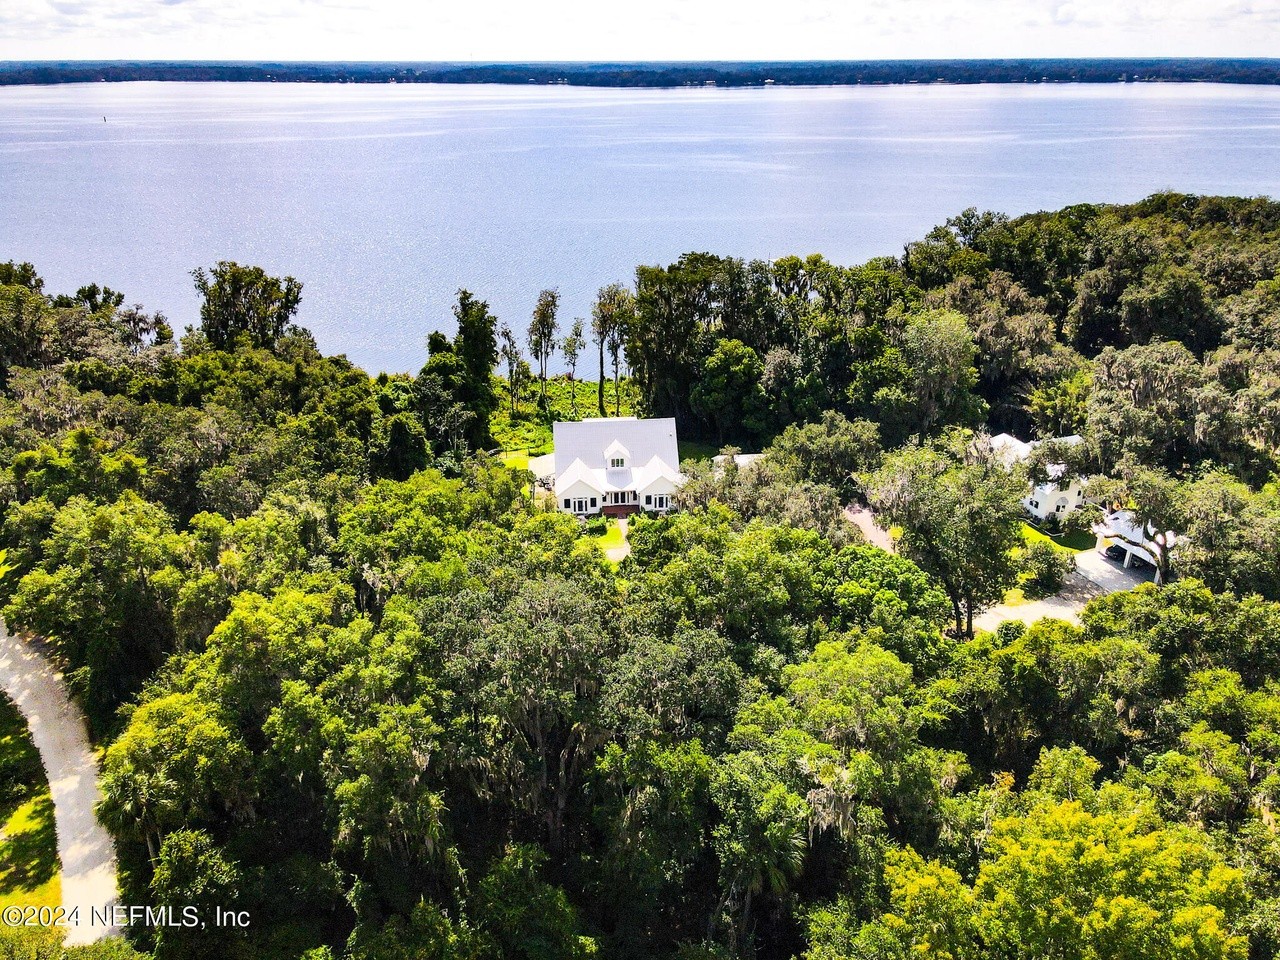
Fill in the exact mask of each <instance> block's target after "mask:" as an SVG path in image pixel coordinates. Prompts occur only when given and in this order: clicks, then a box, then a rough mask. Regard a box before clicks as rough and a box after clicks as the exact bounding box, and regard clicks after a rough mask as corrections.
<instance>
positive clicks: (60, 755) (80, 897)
mask: <svg viewBox="0 0 1280 960" xmlns="http://www.w3.org/2000/svg"><path fill="white" fill-rule="evenodd" d="M0 686H2V687H3V688H4V692H5V693H6V694H8V695H9V699H10V700H12V701H13V702H14V703H15V704H16V705H17V707H18V709H19V710H20V711H21V712H22V715H23V716H24V717H26V719H27V728H28V729H29V730H30V731H31V740H32V742H34V743H35V745H36V749H37V750H38V751H40V762H41V763H43V764H44V772H45V776H46V777H48V779H49V792H50V793H51V794H52V795H53V819H54V825H55V827H56V829H57V833H58V859H59V860H60V861H61V862H62V906H63V907H64V908H65V909H66V910H67V912H68V913H70V911H71V910H72V909H73V908H79V918H80V923H79V925H78V926H74V927H70V928H68V930H67V940H66V942H67V944H68V945H69V946H71V945H75V944H82V943H92V942H93V941H95V940H98V939H101V938H102V937H105V936H107V935H108V934H112V933H119V932H120V931H119V930H117V929H115V928H112V927H109V926H103V925H94V924H93V923H92V920H93V915H92V913H91V910H98V911H102V910H103V908H104V907H106V906H108V905H110V904H113V903H115V902H116V896H117V895H116V859H115V847H114V846H113V845H112V843H111V836H110V835H109V834H108V833H107V831H106V830H104V829H103V827H102V825H101V824H100V823H98V818H97V816H96V814H95V813H94V807H95V806H96V805H97V802H98V800H99V799H100V798H101V796H102V795H101V794H100V793H99V792H98V763H97V761H96V760H95V759H94V756H93V751H92V750H91V749H90V747H89V737H88V734H87V732H86V728H85V722H84V717H83V716H82V715H81V713H80V710H79V708H78V707H77V706H76V705H75V703H74V702H72V700H71V698H70V697H69V696H68V695H67V689H66V686H65V685H64V684H63V682H62V674H60V673H58V672H57V671H56V670H54V668H53V667H52V666H51V665H50V664H49V661H48V660H46V659H45V658H44V656H43V655H42V654H41V653H40V651H39V650H38V649H37V648H36V647H35V645H34V644H32V643H30V642H28V641H26V640H23V639H22V638H21V637H14V636H11V635H10V634H9V631H8V630H6V629H5V627H4V624H2V623H0Z"/></svg>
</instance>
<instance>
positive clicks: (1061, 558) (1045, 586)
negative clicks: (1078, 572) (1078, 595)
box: [1018, 540, 1076, 597]
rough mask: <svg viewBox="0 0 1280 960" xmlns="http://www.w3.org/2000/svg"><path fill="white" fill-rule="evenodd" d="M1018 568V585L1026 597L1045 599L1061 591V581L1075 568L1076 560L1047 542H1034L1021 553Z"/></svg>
mask: <svg viewBox="0 0 1280 960" xmlns="http://www.w3.org/2000/svg"><path fill="white" fill-rule="evenodd" d="M1018 566H1019V572H1018V585H1019V586H1020V587H1022V589H1023V591H1024V592H1025V593H1026V595H1027V596H1029V597H1047V596H1050V595H1052V594H1055V593H1057V592H1058V591H1059V590H1061V589H1062V581H1063V580H1065V579H1066V576H1067V574H1068V573H1070V572H1071V571H1072V570H1074V569H1075V568H1076V558H1075V555H1074V554H1072V553H1071V552H1070V551H1068V550H1063V549H1061V548H1060V547H1056V546H1054V545H1053V544H1052V543H1050V542H1049V541H1048V540H1036V541H1034V542H1033V543H1029V544H1027V546H1026V548H1025V549H1024V550H1023V551H1022V556H1021V557H1020V558H1019V563H1018Z"/></svg>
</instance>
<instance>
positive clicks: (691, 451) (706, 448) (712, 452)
mask: <svg viewBox="0 0 1280 960" xmlns="http://www.w3.org/2000/svg"><path fill="white" fill-rule="evenodd" d="M676 446H677V448H678V449H679V451H680V459H681V460H710V459H711V458H712V457H714V456H716V454H718V453H719V452H720V448H719V447H718V446H716V445H715V444H714V443H703V442H701V441H700V440H680V441H678V442H677V444H676Z"/></svg>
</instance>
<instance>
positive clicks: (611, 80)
mask: <svg viewBox="0 0 1280 960" xmlns="http://www.w3.org/2000/svg"><path fill="white" fill-rule="evenodd" d="M132 80H176V81H251V82H252V81H257V82H271V83H288V82H302V83H388V82H394V83H507V84H515V83H518V84H528V83H563V84H569V85H572V86H592V87H680V86H689V85H695V86H701V85H703V84H707V83H714V84H716V85H717V86H727V87H747V86H755V87H758V86H762V85H764V84H781V85H787V84H801V85H809V86H812V85H826V86H847V85H860V84H885V83H1124V82H1137V83H1143V82H1162V83H1258V84H1274V83H1280V60H1274V59H1250V58H1203V57H1145V58H1124V57H1120V58H1089V59H1074V60H1073V59H1007V60H844V61H841V60H834V61H821V60H819V61H808V62H804V61H777V62H767V61H745V62H733V61H709V62H688V63H682V62H647V63H646V62H640V63H545V62H543V63H333V62H316V63H307V62H245V61H121V60H108V61H75V60H66V61H11V62H8V63H0V86H3V85H6V84H53V83H90V82H100V81H108V82H111V81H117V82H118V81H132Z"/></svg>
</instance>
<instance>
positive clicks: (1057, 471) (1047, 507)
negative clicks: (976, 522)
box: [991, 433, 1084, 520]
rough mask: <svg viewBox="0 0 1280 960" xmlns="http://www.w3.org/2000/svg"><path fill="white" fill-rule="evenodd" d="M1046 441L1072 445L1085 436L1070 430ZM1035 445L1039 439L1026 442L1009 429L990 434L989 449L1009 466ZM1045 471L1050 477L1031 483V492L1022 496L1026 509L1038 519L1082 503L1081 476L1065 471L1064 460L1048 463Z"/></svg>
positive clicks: (1028, 453)
mask: <svg viewBox="0 0 1280 960" xmlns="http://www.w3.org/2000/svg"><path fill="white" fill-rule="evenodd" d="M1049 442H1050V443H1054V444H1060V445H1062V446H1069V447H1074V446H1076V445H1078V444H1081V443H1084V439H1083V438H1082V437H1078V436H1076V435H1075V434H1072V435H1071V436H1069V437H1059V438H1057V439H1056V440H1051V441H1049ZM1038 446H1040V441H1039V440H1032V441H1031V442H1030V443H1027V442H1024V441H1022V440H1019V439H1018V438H1017V437H1015V436H1012V435H1011V434H1008V433H1000V434H996V435H995V436H994V437H992V438H991V449H992V451H993V452H994V453H995V454H996V456H998V457H1000V459H1001V460H1003V461H1004V462H1005V463H1006V464H1007V465H1008V466H1013V465H1014V464H1016V463H1021V462H1022V461H1024V460H1026V459H1027V458H1028V457H1030V456H1031V454H1032V453H1033V452H1035V449H1036V448H1037V447H1038ZM1045 472H1046V473H1047V474H1048V475H1049V478H1048V479H1047V480H1046V481H1045V482H1044V483H1037V484H1033V485H1032V487H1031V492H1030V493H1028V494H1027V495H1026V496H1025V497H1023V498H1022V506H1023V508H1024V509H1025V510H1026V511H1027V513H1029V514H1031V515H1032V516H1033V517H1035V518H1036V519H1037V520H1046V519H1048V518H1049V517H1051V516H1055V515H1056V516H1058V517H1062V516H1064V515H1065V514H1068V513H1070V512H1071V511H1072V510H1075V509H1076V508H1077V507H1079V506H1081V505H1083V504H1084V480H1083V478H1081V477H1077V476H1072V475H1068V473H1067V467H1066V464H1062V463H1051V464H1048V465H1047V466H1046V467H1045Z"/></svg>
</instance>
